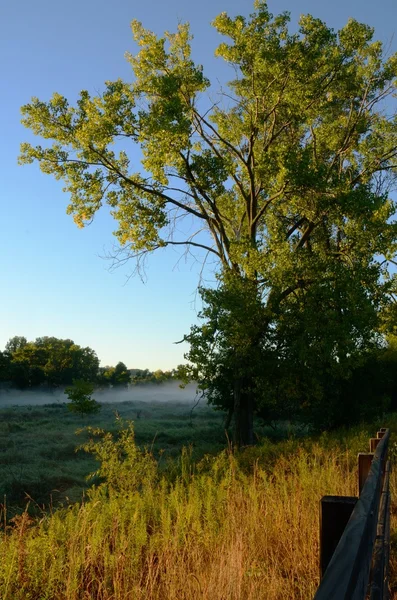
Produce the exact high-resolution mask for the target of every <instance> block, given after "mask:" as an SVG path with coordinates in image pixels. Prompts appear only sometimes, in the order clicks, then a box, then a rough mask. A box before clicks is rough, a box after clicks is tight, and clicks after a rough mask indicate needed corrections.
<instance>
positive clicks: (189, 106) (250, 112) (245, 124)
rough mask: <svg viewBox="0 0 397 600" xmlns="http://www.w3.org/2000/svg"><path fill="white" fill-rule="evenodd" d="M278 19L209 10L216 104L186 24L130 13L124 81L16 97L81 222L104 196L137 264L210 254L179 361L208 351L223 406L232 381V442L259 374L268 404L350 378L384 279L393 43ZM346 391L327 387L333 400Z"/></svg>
mask: <svg viewBox="0 0 397 600" xmlns="http://www.w3.org/2000/svg"><path fill="white" fill-rule="evenodd" d="M289 20H290V18H289V15H288V14H287V13H282V14H281V15H278V16H275V17H274V16H273V15H272V14H271V13H270V12H269V10H268V7H267V4H266V2H264V1H260V0H258V1H257V2H256V3H255V11H254V13H253V14H252V15H250V16H249V17H248V18H245V17H243V16H237V17H235V18H231V17H229V16H228V15H227V14H226V13H222V14H221V15H219V16H218V17H217V18H216V19H215V20H214V22H213V25H214V27H215V28H216V30H217V31H218V32H219V33H220V34H221V35H222V36H223V38H224V39H225V41H223V42H222V43H221V44H220V46H219V47H218V49H217V55H218V56H219V57H221V58H222V59H223V60H224V61H225V62H226V63H228V64H229V65H230V66H231V67H232V69H233V71H234V72H235V73H236V79H235V80H233V81H231V82H230V83H229V87H228V89H227V90H226V91H223V90H220V93H219V101H217V102H216V103H214V104H210V105H209V104H208V100H207V99H205V97H204V96H203V92H205V91H206V90H207V89H208V87H209V85H210V82H209V81H208V80H207V79H206V77H205V75H204V73H203V68H202V67H201V66H200V65H195V64H194V62H193V61H192V59H191V49H190V39H191V36H190V32H189V28H188V26H187V25H179V27H178V29H177V31H176V33H175V34H170V33H166V34H164V36H163V37H157V36H156V35H155V34H154V33H152V32H150V31H148V30H145V29H144V28H143V26H142V25H141V24H140V23H138V22H136V21H134V22H133V23H132V32H133V37H134V40H135V42H136V43H137V45H138V47H139V51H138V53H137V54H136V55H134V56H133V55H130V54H129V55H127V59H128V61H129V63H130V64H131V67H132V71H133V81H132V83H130V82H123V81H121V80H117V81H114V82H111V81H108V82H106V84H105V89H104V91H103V93H101V94H99V95H97V96H91V95H90V94H89V93H88V92H87V91H82V92H81V94H80V97H79V99H78V101H77V104H76V105H75V106H71V105H70V104H69V103H68V101H67V99H66V98H64V97H63V96H61V95H60V94H58V93H55V94H54V95H53V97H52V98H51V99H50V100H49V101H47V102H43V101H41V100H39V99H38V98H33V99H32V101H31V103H30V104H27V105H25V106H23V107H22V115H23V120H22V122H23V124H24V125H25V126H26V127H28V128H29V129H30V130H31V131H32V132H33V133H35V134H36V135H39V136H41V137H42V138H43V139H44V140H46V143H45V145H44V146H40V145H38V146H32V145H31V144H27V143H25V144H22V147H21V155H20V162H21V163H32V162H38V163H39V165H40V168H41V169H42V171H43V172H44V173H47V174H51V175H53V176H55V177H56V178H57V179H62V180H63V181H64V182H65V188H64V189H65V191H66V192H67V193H68V194H69V196H70V204H69V206H68V209H67V210H68V212H69V213H70V214H72V215H73V217H74V220H75V221H76V223H77V225H78V226H80V227H82V226H84V224H86V223H87V222H90V221H91V220H92V218H93V217H94V215H95V213H96V212H97V211H98V210H99V209H100V207H101V206H102V204H103V203H104V202H106V203H107V204H108V205H109V206H110V207H111V209H112V215H113V216H114V218H115V219H116V221H117V224H118V225H117V231H116V236H117V238H118V240H119V242H120V245H121V252H122V253H123V252H124V251H125V256H126V257H129V258H135V259H136V260H137V261H138V264H137V266H138V268H139V266H140V264H141V263H140V261H141V259H143V258H144V257H145V254H147V253H150V252H152V251H154V250H156V249H158V248H163V247H165V246H170V245H177V246H180V245H182V246H183V245H185V246H186V247H188V248H190V249H192V248H194V249H196V250H197V251H198V252H205V253H206V254H210V255H211V256H212V257H214V256H215V257H216V261H217V265H218V271H219V274H220V279H221V283H222V286H226V288H225V289H224V290H223V289H221V291H220V292H219V294H218V295H216V293H215V292H214V294H215V295H212V296H211V294H213V293H212V292H211V291H209V292H208V294H209V295H207V298H208V306H211V307H212V308H211V309H209V310H210V313H211V314H208V316H204V318H208V323H206V324H205V325H204V328H203V329H201V331H199V330H198V329H196V328H193V330H192V332H191V334H190V336H188V337H189V339H190V340H191V341H192V342H193V347H192V351H191V354H190V357H191V359H194V360H197V361H198V363H197V364H196V368H197V370H198V371H203V368H204V367H203V365H205V370H206V372H205V373H204V374H203V378H204V379H203V381H205V383H206V385H209V386H210V395H211V397H213V398H214V399H215V396H217V398H218V399H217V400H216V403H217V404H218V405H219V406H221V407H225V406H226V405H228V403H229V400H227V398H229V397H230V396H231V395H233V399H234V400H233V402H234V405H235V406H234V411H235V419H236V423H238V422H239V421H241V419H242V418H243V417H242V413H243V412H244V411H245V412H246V415H245V417H244V419H246V423H245V425H244V428H245V429H246V430H247V431H246V433H245V434H243V441H244V443H250V442H251V439H252V432H251V433H249V432H248V429H249V428H250V427H251V425H250V423H251V424H252V412H253V410H254V399H253V396H254V392H255V393H256V390H257V389H258V384H259V382H260V384H261V386H262V382H263V375H264V374H267V376H268V378H267V380H266V381H267V384H266V385H264V386H263V387H264V393H263V394H262V396H261V397H260V398H258V397H257V399H256V402H257V404H258V406H259V405H260V406H262V408H263V411H264V412H263V414H268V415H269V414H270V412H271V411H270V412H269V410H270V409H269V407H270V408H271V407H276V408H277V407H278V406H280V403H283V402H284V400H283V398H285V397H287V396H288V397H290V394H289V392H288V390H292V394H293V398H292V399H291V402H290V401H288V404H289V405H291V406H296V407H298V409H299V410H300V409H301V408H302V407H303V408H305V407H306V408H307V409H308V410H309V411H310V410H312V408H311V407H314V405H316V406H317V408H320V410H321V405H322V404H323V403H324V402H325V399H326V397H327V394H326V393H325V390H326V388H327V386H326V384H325V383H324V378H325V377H328V376H329V381H333V380H334V378H336V379H337V380H339V381H342V380H344V379H345V380H347V379H348V378H349V377H350V374H351V372H352V369H353V368H355V365H357V364H358V363H359V362H360V360H362V353H363V348H364V347H365V345H366V344H369V349H370V348H371V347H372V345H374V344H375V342H376V340H375V338H376V331H377V327H378V323H377V319H378V316H379V314H380V313H381V312H382V313H383V314H386V312H387V307H388V305H389V302H390V294H391V293H392V292H393V290H394V289H395V281H393V279H392V278H391V276H390V273H389V266H390V262H391V261H393V260H395V253H396V248H397V223H396V221H395V216H394V215H395V213H396V203H395V202H394V201H393V200H392V199H391V198H390V195H389V190H390V189H391V186H392V184H393V182H394V180H395V176H396V172H397V164H396V152H397V119H396V116H395V103H394V100H393V95H394V94H395V91H396V77H397V55H396V54H395V55H391V56H389V57H388V58H385V53H384V49H383V47H382V44H381V42H379V41H374V40H373V33H374V31H373V29H372V28H371V27H368V26H367V25H364V24H361V23H358V22H357V21H355V20H354V19H350V20H349V21H348V23H347V24H346V25H345V26H344V27H343V28H342V29H340V30H339V31H337V32H335V31H334V30H333V29H331V28H329V27H327V26H326V24H325V23H323V22H322V21H320V20H319V19H315V18H313V17H312V16H310V15H303V16H301V18H300V20H299V24H298V29H297V31H296V32H295V33H290V31H289ZM385 102H387V103H388V106H390V109H388V114H386V113H385V111H384V110H383V106H384V103H385ZM47 141H48V143H47ZM126 141H127V142H132V143H133V144H135V145H136V146H137V147H138V149H139V150H140V153H141V156H142V160H141V165H137V164H136V158H134V157H136V156H137V155H136V153H133V154H131V156H129V155H128V153H127V152H126V150H125V148H126V147H127V146H126ZM182 217H189V218H190V219H191V220H192V222H194V223H195V229H194V230H193V234H191V233H190V232H189V234H188V236H186V237H183V236H182V234H181V232H180V229H177V228H176V226H175V224H176V223H179V222H180V221H179V219H180V218H182ZM201 256H202V257H204V256H205V254H201ZM375 257H377V259H376V260H375ZM379 258H380V260H378V259H379ZM203 260H205V259H204V258H203ZM233 278H234V282H232V279H233ZM244 280H246V282H244ZM240 288H241V289H240ZM251 288H253V290H252V291H250V292H249V293H248V294H246V292H245V291H244V292H243V293H242V292H241V290H246V289H247V290H250V289H251ZM230 294H231V295H232V296H233V297H235V298H236V302H234V306H231V305H230V302H229V300H230V297H231V296H230ZM204 299H205V301H206V298H204ZM237 299H239V300H238V301H237ZM223 301H225V302H226V305H225V306H224V307H222V306H221V303H222V302H223ZM245 301H247V302H248V304H247V305H246V306H245V305H244V302H245ZM205 310H207V309H205ZM251 310H253V314H252V315H251V316H247V313H249V311H251ZM217 311H220V312H221V317H222V318H220V319H219V324H220V325H219V326H218V324H216V325H215V314H216V313H217ZM259 313H260V314H259ZM205 315H206V313H205ZM321 315H324V318H323V319H321ZM256 316H258V319H259V320H256ZM325 321H326V322H327V323H325ZM254 324H255V326H253V325H254ZM223 326H225V327H226V330H225V331H223V330H222V329H221V327H223ZM256 326H257V327H256ZM214 327H216V331H214ZM245 328H246V329H245ZM208 329H209V332H210V333H208V331H207V330H208ZM211 336H212V338H211ZM199 337H201V339H200V340H199V339H198V338H199ZM211 339H214V340H215V345H214V343H213V342H212V341H211ZM233 344H235V346H233ZM239 344H241V345H242V346H241V348H240V347H239V346H238V345H239ZM206 349H207V350H209V351H210V355H209V356H211V357H213V360H214V364H213V365H211V364H210V361H209V359H207V358H206V357H205V356H204V352H205V351H206ZM250 355H252V360H250V358H249V357H250ZM288 364H291V372H290V373H289V369H288ZM221 372H222V373H223V374H224V375H225V376H226V375H227V377H229V379H228V380H227V381H226V382H223V380H222V377H221V375H220V373H221ZM275 372H276V373H281V372H282V373H283V374H284V375H285V377H280V376H279V375H276V376H275V377H274V379H275V380H276V381H278V382H279V391H278V392H276V391H274V389H273V386H272V381H273V375H274V373H275ZM272 374H273V375H272ZM295 381H297V384H296V385H295V383H294V382H295ZM216 385H218V386H220V387H219V390H218V392H217V391H216ZM225 385H226V387H227V389H226V390H225ZM328 388H329V386H328ZM225 398H226V399H225ZM342 402H344V400H342V397H341V395H340V393H339V392H338V397H337V398H336V399H335V402H333V401H332V403H333V405H334V408H335V407H336V406H337V405H341V403H342ZM266 407H267V408H266ZM265 408H266V410H265ZM313 410H314V409H313ZM316 410H317V409H316ZM336 412H337V411H336V410H334V409H332V411H331V413H332V414H336ZM247 428H248V429H247ZM240 433H242V432H240ZM239 436H240V434H239Z"/></svg>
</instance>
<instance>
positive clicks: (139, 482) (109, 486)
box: [79, 417, 157, 494]
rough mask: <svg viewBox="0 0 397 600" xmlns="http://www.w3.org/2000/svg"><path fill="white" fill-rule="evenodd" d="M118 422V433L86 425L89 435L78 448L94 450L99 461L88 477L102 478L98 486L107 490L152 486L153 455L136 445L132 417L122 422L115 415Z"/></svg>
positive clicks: (153, 483) (125, 489) (154, 480)
mask: <svg viewBox="0 0 397 600" xmlns="http://www.w3.org/2000/svg"><path fill="white" fill-rule="evenodd" d="M118 426H119V432H118V435H117V436H115V435H113V434H112V433H109V432H106V431H104V430H103V429H98V428H93V427H87V429H86V430H87V432H88V434H89V435H90V439H89V441H88V442H87V443H85V444H83V445H82V446H80V448H79V449H80V450H85V451H86V452H89V453H90V454H93V455H94V457H95V459H96V460H97V461H98V462H99V463H100V467H99V469H98V470H97V471H95V472H94V473H92V474H91V475H90V478H93V477H100V478H101V479H103V480H104V483H103V484H101V486H100V487H105V488H106V491H107V492H108V493H109V494H114V493H116V494H118V493H123V494H128V493H133V492H136V491H140V490H142V488H145V489H146V488H148V487H149V488H152V487H153V486H154V485H155V483H156V479H157V463H156V462H155V460H154V457H153V455H152V454H151V453H150V452H148V451H141V450H140V449H139V448H138V447H137V445H136V443H135V433H134V426H133V422H132V421H130V422H127V423H124V422H123V420H122V419H120V418H119V417H118ZM95 438H97V439H95ZM98 438H99V439H98Z"/></svg>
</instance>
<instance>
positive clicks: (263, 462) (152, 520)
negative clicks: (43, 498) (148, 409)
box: [0, 432, 397, 600]
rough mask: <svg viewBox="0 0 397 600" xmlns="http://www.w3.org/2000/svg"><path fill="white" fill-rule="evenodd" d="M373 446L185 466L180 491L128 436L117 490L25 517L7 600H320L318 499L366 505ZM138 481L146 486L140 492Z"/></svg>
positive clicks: (264, 453)
mask: <svg viewBox="0 0 397 600" xmlns="http://www.w3.org/2000/svg"><path fill="white" fill-rule="evenodd" d="M366 439H367V433H366V432H365V433H361V434H359V435H355V436H351V437H350V438H349V440H344V439H340V440H332V439H329V438H324V439H322V440H321V441H320V442H317V443H309V442H305V443H304V442H301V443H298V442H285V443H282V444H279V445H277V448H276V449H275V447H274V446H273V445H270V444H269V443H268V444H266V443H265V444H264V445H263V446H262V447H260V448H256V449H254V450H252V451H248V452H247V453H245V454H244V455H241V456H234V455H232V454H231V453H228V452H223V453H222V454H220V455H218V456H217V457H216V458H208V459H207V460H205V461H204V462H203V463H202V464H201V466H199V467H198V468H196V469H193V468H192V465H191V464H190V463H189V457H188V456H186V455H185V461H182V466H181V475H180V477H178V478H177V479H176V480H175V479H173V480H170V479H168V480H167V478H166V477H164V476H161V477H160V475H158V473H157V471H156V469H152V466H151V463H150V458H149V457H147V456H145V455H143V454H141V453H139V452H137V451H136V448H135V449H134V444H133V440H132V439H131V438H128V436H127V437H126V438H125V442H126V444H127V443H128V444H129V447H128V448H127V450H126V446H124V451H125V456H126V457H127V463H128V467H127V468H126V466H125V464H124V466H121V463H117V460H116V453H113V454H112V452H113V451H112V449H111V445H109V444H110V440H108V442H107V443H108V447H107V451H108V455H107V456H108V459H109V460H108V463H107V466H105V469H106V468H107V469H108V473H110V470H112V474H113V476H114V475H115V473H117V468H120V475H119V480H118V483H114V484H113V485H112V486H107V487H106V486H104V487H102V488H99V489H97V490H95V491H93V492H92V493H91V494H90V498H89V500H88V501H87V502H86V503H84V504H83V505H80V506H79V505H75V506H74V507H71V508H69V509H65V510H60V511H56V512H55V513H54V514H52V515H49V516H44V517H43V518H42V519H41V520H40V521H39V522H34V523H33V522H29V517H28V516H27V514H25V515H22V516H21V517H19V518H18V519H17V520H16V522H15V523H14V526H13V528H12V530H11V529H10V530H7V531H6V533H4V532H3V534H2V539H1V544H0V597H1V598H2V600H83V599H84V600H86V599H87V600H88V599H95V600H127V599H128V600H138V599H139V600H140V599H142V600H143V599H144V600H204V599H205V600H258V599H261V598H262V599H266V600H279V599H280V600H281V599H282V600H286V599H288V600H295V599H296V600H298V599H299V600H309V599H310V598H312V597H313V595H314V592H315V590H316V587H317V585H318V502H319V499H320V498H321V496H322V495H324V494H336V495H337V494H341V495H352V494H354V493H355V486H356V467H355V463H356V454H357V450H363V449H365V446H366V442H365V440H366ZM104 443H105V442H103V444H104ZM103 444H102V447H101V448H102V451H103V450H104V445H103ZM363 444H364V447H363ZM109 449H110V450H109ZM113 449H114V445H113ZM276 456H278V458H276ZM109 457H110V458H109ZM112 457H113V458H114V460H112ZM105 463H106V460H105ZM248 463H249V464H251V465H252V463H253V464H254V466H253V467H251V468H249V467H248V466H247V465H248ZM102 464H104V463H102ZM143 467H145V468H143ZM128 469H131V470H134V473H140V474H141V475H140V477H137V476H135V477H134V484H133V485H132V484H131V482H130V481H129V480H128V481H127V479H126V477H127V476H128ZM393 477H394V476H393ZM114 481H116V482H117V477H116V479H114ZM393 486H394V488H395V487H396V479H395V478H394V479H393ZM393 523H394V525H393V526H394V527H395V526H396V525H397V522H396V517H395V516H394V517H393ZM395 566H396V565H395V558H394V557H393V560H392V568H393V569H394V570H395ZM393 577H394V575H393Z"/></svg>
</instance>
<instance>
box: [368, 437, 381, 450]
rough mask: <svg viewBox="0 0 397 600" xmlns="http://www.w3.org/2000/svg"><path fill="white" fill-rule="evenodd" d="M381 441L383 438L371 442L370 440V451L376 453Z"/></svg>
mask: <svg viewBox="0 0 397 600" xmlns="http://www.w3.org/2000/svg"><path fill="white" fill-rule="evenodd" d="M381 439H382V438H370V440H369V451H370V452H375V450H376V449H377V447H378V444H379V442H380V441H381Z"/></svg>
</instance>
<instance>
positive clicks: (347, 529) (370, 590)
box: [314, 429, 390, 600]
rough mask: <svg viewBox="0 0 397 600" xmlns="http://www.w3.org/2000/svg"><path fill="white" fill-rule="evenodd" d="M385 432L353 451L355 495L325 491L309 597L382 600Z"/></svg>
mask: <svg viewBox="0 0 397 600" xmlns="http://www.w3.org/2000/svg"><path fill="white" fill-rule="evenodd" d="M389 439H390V432H389V430H388V429H381V430H380V431H379V432H378V433H377V437H376V438H371V440H370V452H369V453H368V454H359V456H358V497H351V496H324V497H323V498H322V499H321V505H320V577H321V583H320V586H319V588H318V590H317V592H316V594H315V596H314V600H365V599H366V598H369V599H370V600H387V599H388V598H389V594H388V568H389V546H390V491H389V477H390V463H389V461H388V445H389Z"/></svg>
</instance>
